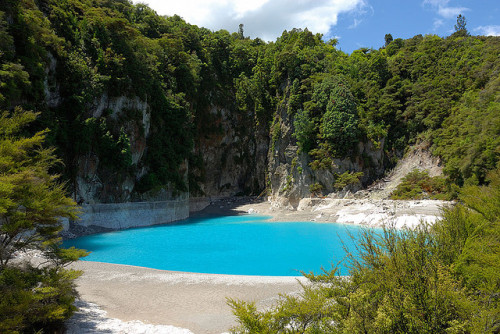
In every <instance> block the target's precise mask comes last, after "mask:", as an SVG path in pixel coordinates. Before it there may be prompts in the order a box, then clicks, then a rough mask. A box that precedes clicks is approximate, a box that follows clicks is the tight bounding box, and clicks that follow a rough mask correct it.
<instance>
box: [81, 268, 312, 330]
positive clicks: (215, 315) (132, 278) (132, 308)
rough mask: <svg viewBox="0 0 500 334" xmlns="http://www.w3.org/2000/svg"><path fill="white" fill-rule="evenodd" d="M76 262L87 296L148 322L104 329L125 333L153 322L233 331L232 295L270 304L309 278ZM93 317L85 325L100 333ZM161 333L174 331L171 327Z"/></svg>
mask: <svg viewBox="0 0 500 334" xmlns="http://www.w3.org/2000/svg"><path fill="white" fill-rule="evenodd" d="M72 267H73V268H74V269H78V270H83V271H84V274H83V275H82V276H81V277H80V278H79V279H78V280H77V289H78V292H79V293H80V297H81V298H82V300H84V301H85V302H87V303H88V302H90V303H94V304H97V305H98V306H99V307H100V308H101V309H102V310H104V311H106V312H107V317H109V318H116V319H120V320H122V321H133V320H140V321H141V322H143V323H144V324H146V325H144V326H142V327H140V326H139V327H137V324H136V323H133V324H131V326H128V327H127V326H123V325H120V326H121V327H120V326H115V328H114V329H113V328H111V329H107V330H109V331H104V330H103V331H102V332H103V333H104V332H107V333H110V332H120V333H124V332H125V331H126V330H127V328H128V330H129V333H136V332H139V329H137V328H141V329H140V331H143V330H144V332H148V331H147V330H146V328H147V324H156V325H170V326H175V327H178V328H184V329H189V330H190V331H191V332H193V333H196V334H198V333H210V334H212V333H223V332H227V331H228V330H229V328H230V327H231V326H233V325H235V324H236V322H235V318H234V316H233V315H232V311H231V308H230V307H229V306H228V305H227V303H226V298H227V297H230V298H233V299H241V300H246V301H254V302H255V303H256V305H257V306H258V307H259V308H265V307H269V306H271V305H272V304H274V302H275V301H276V299H277V298H278V294H279V293H295V292H299V291H300V290H301V289H300V284H299V283H298V280H302V281H304V278H302V277H263V276H237V275H212V274H197V273H182V272H172V271H164V270H156V269H149V268H142V267H134V266H125V265H115V264H107V263H100V262H86V261H79V262H78V263H75V264H73V265H72ZM87 318H88V319H86V318H85V316H80V318H79V319H78V321H79V322H80V323H83V324H80V325H79V328H90V330H89V331H88V332H89V333H90V332H94V333H95V332H99V331H98V328H96V324H94V323H93V322H94V320H95V319H93V318H92V315H90V314H89V315H88V317H87ZM85 322H90V324H89V323H87V324H85ZM132 325H133V326H132ZM133 328H136V329H135V330H134V329H133ZM113 330H116V331H113ZM151 331H152V330H151ZM75 332H77V331H76V330H75ZM157 332H158V333H170V332H169V331H168V330H167V328H164V331H157ZM178 332H179V333H182V331H180V329H179V331H178ZM171 333H176V332H175V331H173V330H172V331H171ZM187 333H189V332H187Z"/></svg>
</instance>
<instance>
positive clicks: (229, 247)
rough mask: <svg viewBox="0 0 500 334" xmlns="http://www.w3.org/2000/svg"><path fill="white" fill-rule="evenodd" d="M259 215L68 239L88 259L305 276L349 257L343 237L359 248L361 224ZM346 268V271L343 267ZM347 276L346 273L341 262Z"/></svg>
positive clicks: (206, 270) (217, 271) (190, 269)
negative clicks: (283, 219) (86, 253)
mask: <svg viewBox="0 0 500 334" xmlns="http://www.w3.org/2000/svg"><path fill="white" fill-rule="evenodd" d="M267 218H268V217H264V216H256V215H244V216H227V217H216V218H203V219H201V218H198V219H192V218H190V219H187V220H184V221H182V222H179V223H174V224H166V225H157V226H152V227H145V228H135V229H128V230H122V231H116V232H110V233H103V234H96V235H90V236H85V237H81V238H76V239H72V240H67V241H65V242H64V244H63V245H64V246H65V247H71V246H75V247H77V248H81V249H86V250H88V251H91V253H90V255H89V256H87V257H86V258H84V259H83V260H85V261H98V262H107V263H116V264H128V265H134V266H141V267H149V268H155V269H165V270H174V271H187V272H198V273H214V274H234V275H266V276H300V275H301V274H300V271H305V272H310V271H314V272H315V273H319V272H320V268H321V266H323V267H325V268H326V269H330V268H331V264H332V263H334V264H337V262H338V261H340V260H342V259H344V258H345V252H344V250H343V248H342V243H341V240H343V241H344V243H345V244H346V245H347V246H348V247H349V249H350V250H354V248H355V247H354V242H355V241H354V240H352V238H351V237H349V234H351V235H352V236H353V237H354V238H356V237H357V236H358V235H359V233H360V232H361V231H362V229H361V228H360V227H358V226H352V225H343V224H327V223H312V222H290V223H281V222H266V221H265V220H266V219H267ZM342 268H343V269H342ZM341 272H342V274H347V270H346V269H345V267H342V266H341Z"/></svg>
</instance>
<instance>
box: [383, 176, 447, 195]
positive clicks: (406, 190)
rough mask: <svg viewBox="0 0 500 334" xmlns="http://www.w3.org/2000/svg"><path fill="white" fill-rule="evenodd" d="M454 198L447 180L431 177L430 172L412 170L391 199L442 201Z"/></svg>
mask: <svg viewBox="0 0 500 334" xmlns="http://www.w3.org/2000/svg"><path fill="white" fill-rule="evenodd" d="M452 197H453V192H451V190H450V187H449V186H448V185H447V182H446V179H445V178H443V177H440V176H434V177H430V176H429V172H428V171H425V170H424V171H421V170H418V169H414V170H412V171H411V172H410V173H408V174H407V175H406V176H405V177H404V178H403V179H402V180H401V183H400V184H399V185H398V186H397V188H396V189H395V190H394V191H393V192H392V193H391V199H441V200H450V199H451V198H452Z"/></svg>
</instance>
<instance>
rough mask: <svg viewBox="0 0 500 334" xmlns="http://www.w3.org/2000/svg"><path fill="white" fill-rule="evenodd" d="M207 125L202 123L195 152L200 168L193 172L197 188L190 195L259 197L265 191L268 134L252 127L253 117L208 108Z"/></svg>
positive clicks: (264, 129)
mask: <svg viewBox="0 0 500 334" xmlns="http://www.w3.org/2000/svg"><path fill="white" fill-rule="evenodd" d="M209 113H210V115H211V116H212V123H211V124H202V125H201V126H202V127H208V128H210V130H211V131H206V130H207V129H200V131H199V132H198V137H197V138H196V141H195V153H196V154H197V155H198V156H199V157H201V160H202V165H201V166H200V168H199V170H198V171H193V172H194V173H196V174H197V176H198V177H199V180H200V183H199V186H200V189H199V191H198V192H196V191H193V194H192V195H193V196H197V195H201V196H206V197H224V196H233V195H237V194H246V195H249V194H257V195H258V194H259V193H260V192H262V190H263V189H264V188H265V172H266V167H267V164H266V162H267V159H266V158H267V152H268V149H269V139H268V137H269V136H268V131H267V129H266V127H265V126H263V125H257V124H255V121H254V119H253V115H252V114H250V113H239V112H234V111H230V110H228V109H225V108H219V107H216V106H212V107H211V108H210V111H209Z"/></svg>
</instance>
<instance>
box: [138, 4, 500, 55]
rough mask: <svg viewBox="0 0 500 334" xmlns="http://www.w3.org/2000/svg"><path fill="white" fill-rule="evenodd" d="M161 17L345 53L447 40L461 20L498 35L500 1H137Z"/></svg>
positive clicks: (474, 28) (473, 32)
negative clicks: (297, 33) (313, 40)
mask: <svg viewBox="0 0 500 334" xmlns="http://www.w3.org/2000/svg"><path fill="white" fill-rule="evenodd" d="M133 2H134V3H139V2H141V3H146V4H148V5H149V6H150V7H151V8H152V9H154V10H155V11H156V12H157V13H158V14H160V15H167V16H172V15H174V14H177V15H179V16H181V17H182V18H183V19H184V20H186V22H188V23H190V24H195V25H197V26H199V27H205V28H208V29H210V30H213V31H217V30H220V29H225V30H227V31H229V32H236V31H238V26H239V24H243V25H244V28H243V29H244V35H245V36H248V37H251V38H256V37H259V38H261V39H263V40H265V41H275V40H276V38H277V37H279V36H281V34H282V32H283V31H284V30H290V29H292V28H302V29H304V28H308V29H309V30H310V31H312V32H314V33H321V34H323V39H324V40H325V41H327V40H329V39H331V38H336V39H337V40H338V45H337V48H339V49H341V50H342V51H344V52H347V53H351V52H352V51H354V50H356V49H359V48H362V47H367V48H375V49H378V48H380V47H381V46H383V44H384V42H385V40H384V36H385V34H391V35H392V37H393V38H394V39H396V38H403V39H406V38H410V37H413V36H415V35H418V34H422V35H426V34H434V35H438V36H441V37H445V36H449V35H450V34H451V33H453V31H454V25H455V24H456V21H457V16H458V15H459V14H462V15H463V16H465V18H466V20H467V26H466V27H467V30H468V31H469V33H470V34H471V35H495V36H500V1H499V0H140V1H139V0H133Z"/></svg>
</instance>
